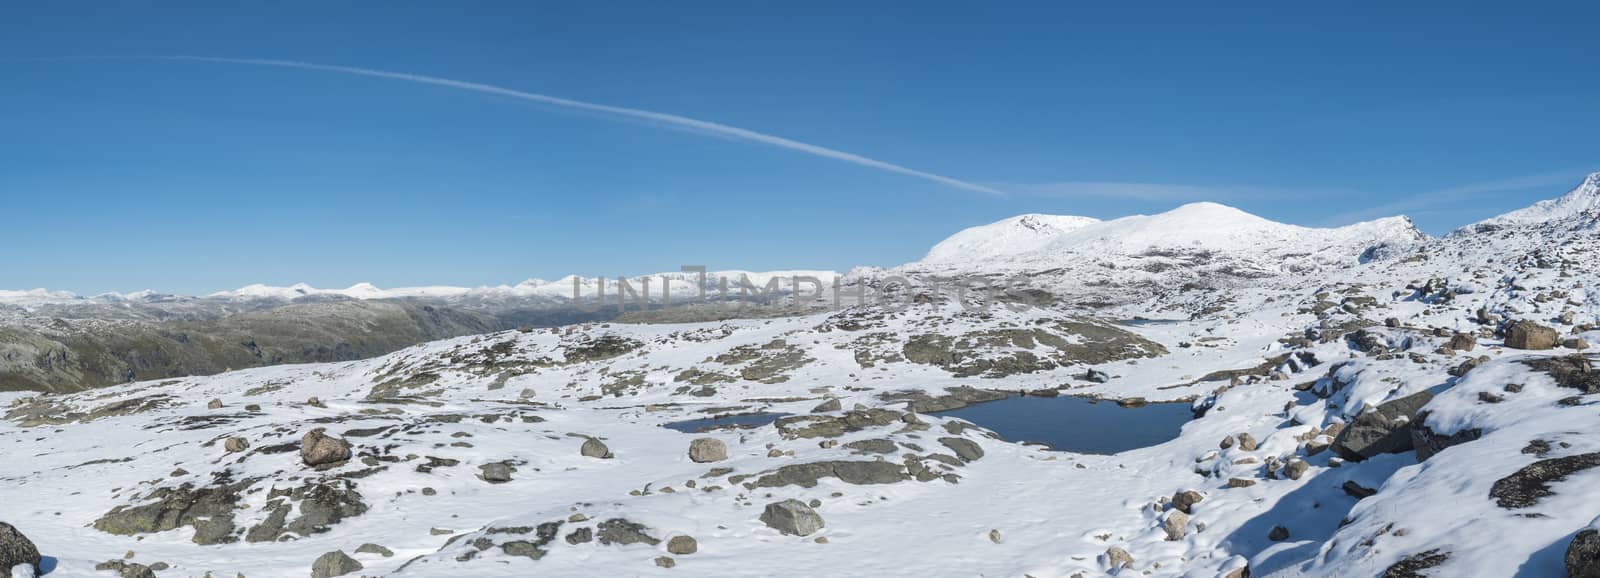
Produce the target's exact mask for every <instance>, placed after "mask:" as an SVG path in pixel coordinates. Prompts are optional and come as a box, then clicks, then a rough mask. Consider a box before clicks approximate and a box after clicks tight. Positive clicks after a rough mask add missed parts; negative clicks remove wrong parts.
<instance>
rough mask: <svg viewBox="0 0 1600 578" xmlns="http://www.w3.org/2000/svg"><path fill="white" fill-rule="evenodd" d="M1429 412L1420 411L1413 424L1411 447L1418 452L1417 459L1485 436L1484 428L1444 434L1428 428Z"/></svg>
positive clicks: (1425, 458)
mask: <svg viewBox="0 0 1600 578" xmlns="http://www.w3.org/2000/svg"><path fill="white" fill-rule="evenodd" d="M1427 422H1428V412H1426V411H1424V412H1419V413H1418V414H1417V419H1416V421H1415V422H1413V423H1412V424H1411V447H1412V448H1413V449H1415V450H1416V452H1417V461H1419V462H1422V461H1427V460H1428V458H1431V457H1433V456H1434V454H1437V453H1439V452H1442V451H1444V450H1445V448H1448V447H1451V446H1458V445H1461V444H1464V443H1467V442H1470V441H1473V440H1476V439H1478V438H1479V437H1482V436H1483V430H1480V429H1477V428H1468V429H1463V430H1461V431H1458V432H1455V433H1452V434H1449V435H1444V434H1440V433H1438V432H1435V431H1433V430H1432V429H1429V428H1428V423H1427Z"/></svg>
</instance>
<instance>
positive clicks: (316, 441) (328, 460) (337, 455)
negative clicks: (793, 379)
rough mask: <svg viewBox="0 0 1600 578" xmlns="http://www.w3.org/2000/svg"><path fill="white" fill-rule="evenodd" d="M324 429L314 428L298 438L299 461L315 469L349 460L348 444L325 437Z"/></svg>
mask: <svg viewBox="0 0 1600 578" xmlns="http://www.w3.org/2000/svg"><path fill="white" fill-rule="evenodd" d="M326 431H327V430H326V429H325V428H320V427H319V428H316V429H314V430H311V431H309V432H306V435H305V436H303V437H301V438H300V461H302V462H305V464H306V465H308V466H312V467H316V466H324V465H330V464H337V463H339V462H342V461H345V460H348V459H350V442H347V441H344V440H342V439H339V438H336V437H333V436H330V435H327V433H325V432H326Z"/></svg>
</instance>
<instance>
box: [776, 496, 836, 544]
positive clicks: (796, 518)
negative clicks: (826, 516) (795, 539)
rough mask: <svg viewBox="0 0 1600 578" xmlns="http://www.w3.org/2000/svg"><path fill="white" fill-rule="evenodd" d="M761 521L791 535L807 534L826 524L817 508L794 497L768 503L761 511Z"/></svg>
mask: <svg viewBox="0 0 1600 578" xmlns="http://www.w3.org/2000/svg"><path fill="white" fill-rule="evenodd" d="M761 522H762V523H764V524H766V525H767V526H768V527H771V528H772V529H774V530H777V531H779V532H782V533H784V534H788V535H791V536H807V535H810V534H812V533H814V532H816V531H817V530H821V529H822V528H823V526H825V525H826V524H824V523H823V521H822V516H819V515H817V511H816V510H813V509H811V506H807V505H806V504H805V502H801V501H800V500H794V499H789V500H784V501H782V502H773V503H771V504H767V507H766V509H765V510H764V511H763V512H761Z"/></svg>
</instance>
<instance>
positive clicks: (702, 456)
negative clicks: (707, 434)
mask: <svg viewBox="0 0 1600 578" xmlns="http://www.w3.org/2000/svg"><path fill="white" fill-rule="evenodd" d="M689 459H690V460H691V461H693V462H694V463H697V464H704V463H710V462H720V461H722V460H725V459H728V444H725V443H722V440H719V439H717V438H697V439H695V440H694V441H691V442H689Z"/></svg>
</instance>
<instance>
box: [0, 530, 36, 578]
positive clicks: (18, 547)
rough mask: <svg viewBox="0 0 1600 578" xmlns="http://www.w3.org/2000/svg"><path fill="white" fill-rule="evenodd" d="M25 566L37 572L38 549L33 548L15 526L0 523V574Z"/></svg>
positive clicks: (29, 541) (30, 542)
mask: <svg viewBox="0 0 1600 578" xmlns="http://www.w3.org/2000/svg"><path fill="white" fill-rule="evenodd" d="M23 564H27V565H28V566H30V567H32V568H33V570H34V572H35V573H37V572H38V571H39V549H38V548H37V547H34V545H33V541H32V540H29V539H28V537H27V536H24V535H22V532H20V531H18V530H17V528H16V526H12V525H11V524H7V523H5V522H0V572H9V571H10V570H11V568H13V567H15V566H20V565H23Z"/></svg>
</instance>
